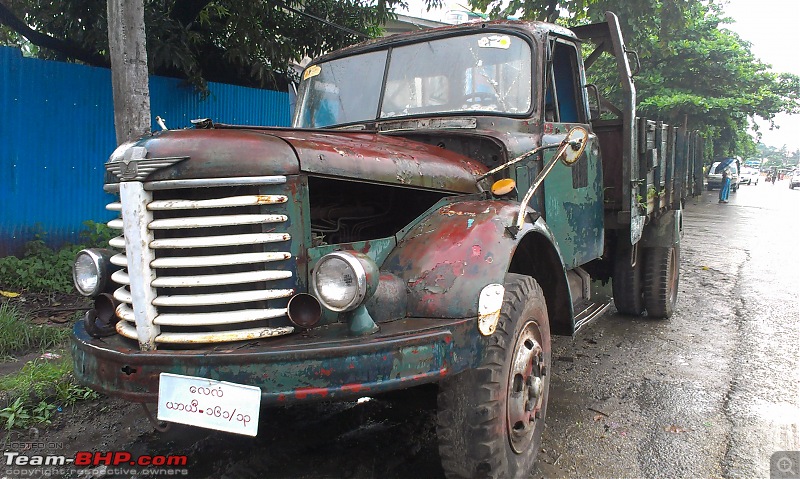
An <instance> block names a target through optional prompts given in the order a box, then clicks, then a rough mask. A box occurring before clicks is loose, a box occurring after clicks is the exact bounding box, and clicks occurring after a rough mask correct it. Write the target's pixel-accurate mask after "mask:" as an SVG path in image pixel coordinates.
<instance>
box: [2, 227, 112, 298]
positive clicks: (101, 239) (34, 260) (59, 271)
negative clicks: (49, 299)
mask: <svg viewBox="0 0 800 479" xmlns="http://www.w3.org/2000/svg"><path fill="white" fill-rule="evenodd" d="M84 226H86V229H85V230H83V231H82V232H81V244H79V245H71V244H68V245H64V246H62V247H61V248H59V249H57V250H54V249H52V248H50V247H49V246H47V244H46V242H45V239H46V234H45V233H38V234H37V235H36V238H35V239H34V240H32V241H29V242H28V243H26V245H25V253H24V255H23V257H22V258H17V257H16V256H7V257H5V258H0V285H14V287H15V288H18V289H27V290H31V291H39V292H42V291H51V292H57V293H70V292H72V291H73V286H72V263H73V262H74V261H75V256H76V255H77V254H78V251H80V250H82V249H84V248H88V247H107V246H108V240H109V239H110V238H111V237H113V236H114V235H115V233H114V231H113V230H111V228H109V227H108V226H106V225H104V224H102V223H95V222H93V221H86V222H84Z"/></svg>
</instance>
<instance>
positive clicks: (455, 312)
mask: <svg viewBox="0 0 800 479" xmlns="http://www.w3.org/2000/svg"><path fill="white" fill-rule="evenodd" d="M518 208H519V204H518V203H512V202H508V201H500V200H470V201H462V202H457V203H451V204H447V205H444V206H442V207H441V208H439V209H437V210H434V211H433V212H431V213H430V214H428V216H426V217H425V218H422V219H421V220H420V221H419V222H418V223H417V224H416V225H415V226H414V227H413V228H411V229H410V230H409V231H408V232H407V233H406V234H405V235H404V236H403V237H402V238H398V240H399V241H398V244H397V247H396V248H394V250H393V251H392V252H391V253H389V255H388V257H387V258H386V260H385V262H384V263H383V265H382V267H381V269H382V270H383V271H389V272H391V273H393V274H395V275H397V276H398V277H400V278H401V279H402V280H403V281H404V282H405V284H406V288H407V291H408V303H407V316H410V317H424V318H466V317H472V316H474V317H477V316H478V298H479V296H480V293H481V290H482V289H483V288H484V287H485V286H487V285H489V284H500V285H502V284H503V282H504V278H505V275H506V273H508V272H511V273H520V274H527V275H530V276H532V277H533V278H534V279H536V280H537V282H539V284H540V285H541V287H542V289H543V291H544V293H545V297H546V302H547V308H548V312H549V316H550V321H551V329H553V332H557V333H559V334H571V333H572V331H573V318H572V302H571V300H570V293H569V288H568V286H567V278H566V272H565V268H564V262H563V259H562V257H561V254H560V252H559V250H558V246H557V243H556V241H555V240H554V238H553V235H552V233H551V232H550V229H549V228H548V227H547V225H546V224H545V222H544V220H543V219H542V218H540V217H539V215H538V213H536V212H535V211H533V210H531V209H529V213H530V215H529V216H530V217H533V218H538V219H537V220H536V221H535V222H533V223H531V222H525V225H524V227H523V228H522V229H521V230H520V231H519V232H516V234H512V233H511V232H510V231H509V230H508V229H507V226H509V225H512V224H513V223H514V220H515V218H516V214H517V211H518Z"/></svg>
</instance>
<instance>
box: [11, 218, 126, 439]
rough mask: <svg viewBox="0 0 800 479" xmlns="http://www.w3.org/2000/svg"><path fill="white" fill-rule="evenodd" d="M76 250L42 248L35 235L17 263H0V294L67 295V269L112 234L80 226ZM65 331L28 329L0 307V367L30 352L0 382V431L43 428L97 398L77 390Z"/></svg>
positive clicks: (34, 326)
mask: <svg viewBox="0 0 800 479" xmlns="http://www.w3.org/2000/svg"><path fill="white" fill-rule="evenodd" d="M84 224H85V226H86V229H85V230H84V231H83V232H82V233H81V240H82V241H81V242H82V244H80V245H66V246H63V247H61V248H59V249H57V250H54V249H52V248H50V247H48V246H47V244H46V242H45V237H46V235H45V234H44V233H41V234H39V235H37V237H36V239H35V240H33V241H31V242H29V243H27V244H26V245H25V254H24V255H23V257H22V258H17V257H15V256H8V257H5V258H0V286H2V288H0V289H11V290H12V291H26V290H27V291H33V292H39V293H45V292H46V293H71V292H73V291H74V289H73V285H72V263H73V261H74V260H75V255H76V254H77V252H78V251H80V250H81V249H83V248H86V247H106V246H107V244H108V240H109V238H111V237H112V236H114V232H113V231H112V230H111V229H110V228H108V227H107V226H106V225H104V224H100V223H94V222H86V223H84ZM69 335H70V328H64V327H57V326H50V325H37V324H33V323H32V322H31V321H30V320H29V319H28V318H27V317H25V315H24V314H23V313H22V312H20V311H19V310H18V309H17V308H15V307H13V306H11V305H10V304H9V303H8V302H4V303H0V362H9V361H15V360H16V359H15V357H16V356H19V355H23V354H29V353H31V352H35V353H38V354H36V356H37V357H36V359H34V360H32V361H28V362H27V363H25V364H24V365H23V366H22V368H20V369H19V370H17V371H16V372H14V373H12V374H8V375H6V376H0V407H2V406H4V407H2V408H0V427H3V428H5V429H12V428H26V427H30V426H32V425H37V424H49V423H50V422H51V420H52V417H53V415H54V414H55V412H56V411H59V410H60V409H61V408H62V407H64V406H70V405H72V404H74V403H75V402H77V401H81V400H87V399H96V398H98V397H99V396H98V394H97V393H96V392H94V391H92V390H91V389H89V388H86V387H83V386H80V385H78V384H77V382H76V380H75V376H74V375H73V373H72V358H71V357H70V355H69V351H68V349H67V341H68V338H69Z"/></svg>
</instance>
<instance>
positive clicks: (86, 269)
mask: <svg viewBox="0 0 800 479" xmlns="http://www.w3.org/2000/svg"><path fill="white" fill-rule="evenodd" d="M72 279H73V281H74V282H75V288H76V289H77V290H78V292H79V293H80V294H82V295H84V296H95V295H97V293H98V292H99V291H98V287H99V285H100V268H99V265H98V262H97V257H96V256H95V255H92V254H91V253H90V252H88V251H86V250H83V251H81V252H80V253H78V257H77V258H75V263H74V264H73V265H72Z"/></svg>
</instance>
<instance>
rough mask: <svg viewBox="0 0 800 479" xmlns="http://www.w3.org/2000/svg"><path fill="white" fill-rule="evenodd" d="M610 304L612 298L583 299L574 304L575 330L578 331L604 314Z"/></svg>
mask: <svg viewBox="0 0 800 479" xmlns="http://www.w3.org/2000/svg"><path fill="white" fill-rule="evenodd" d="M609 306H611V300H608V301H601V302H592V301H581V302H580V303H578V304H576V305H575V306H574V310H575V332H576V333H577V332H578V330H579V329H580V328H582V327H584V326H586V325H587V324H589V323H590V322H591V321H594V320H595V319H597V318H599V317H600V316H602V315H603V313H605V312H606V310H607V309H608V308H609Z"/></svg>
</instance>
